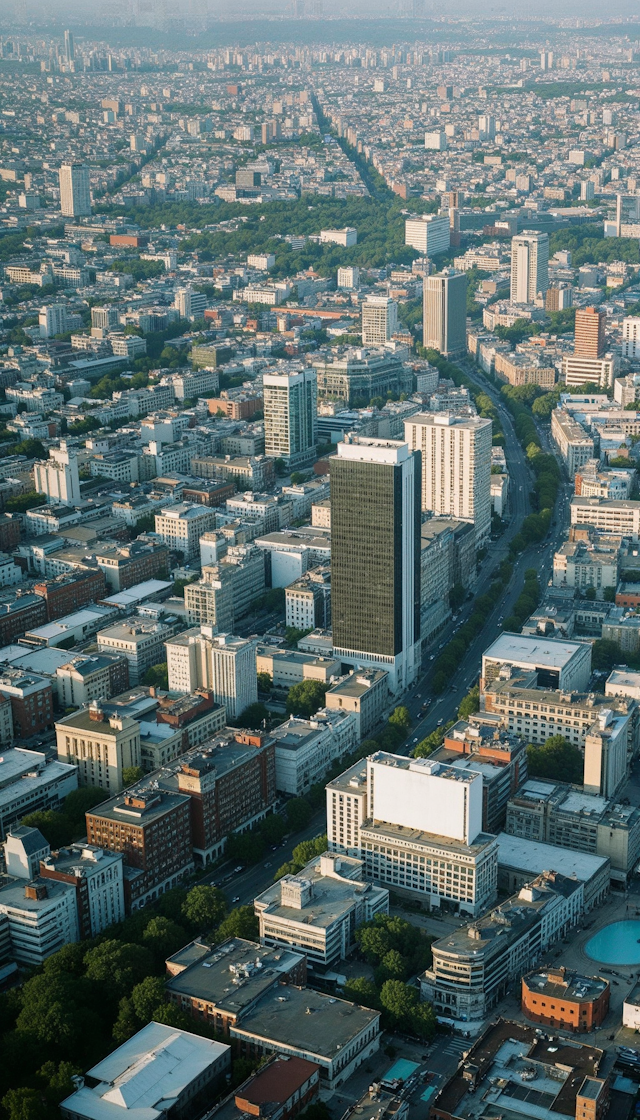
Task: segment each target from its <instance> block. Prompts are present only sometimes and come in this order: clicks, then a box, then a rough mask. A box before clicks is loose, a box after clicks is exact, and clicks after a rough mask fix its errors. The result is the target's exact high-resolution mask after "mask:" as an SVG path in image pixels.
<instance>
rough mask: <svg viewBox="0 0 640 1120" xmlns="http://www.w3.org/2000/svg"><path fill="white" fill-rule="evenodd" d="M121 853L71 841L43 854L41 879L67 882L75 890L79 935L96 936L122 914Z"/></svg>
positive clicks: (122, 877)
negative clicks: (68, 844)
mask: <svg viewBox="0 0 640 1120" xmlns="http://www.w3.org/2000/svg"><path fill="white" fill-rule="evenodd" d="M123 867H124V856H123V854H122V853H121V852H107V851H104V850H103V849H102V848H97V847H96V846H95V845H94V844H71V845H70V846H69V847H68V848H60V849H59V850H58V851H56V852H54V853H53V854H51V853H47V855H46V856H44V857H43V862H42V865H41V868H40V874H41V876H42V878H43V879H45V880H48V881H51V880H52V879H55V880H62V881H65V882H68V883H71V884H72V885H73V886H74V887H75V888H76V890H77V892H78V922H79V927H80V933H81V935H82V936H83V937H97V936H98V934H99V933H102V932H103V930H105V929H108V928H109V926H112V925H115V923H116V922H121V921H123V919H124V917H125V903H124V873H123Z"/></svg>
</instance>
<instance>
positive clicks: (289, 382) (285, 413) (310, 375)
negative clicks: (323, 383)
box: [263, 366, 318, 470]
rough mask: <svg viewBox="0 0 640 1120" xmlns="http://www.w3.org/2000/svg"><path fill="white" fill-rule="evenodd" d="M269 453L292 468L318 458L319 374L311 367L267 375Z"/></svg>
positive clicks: (265, 380) (266, 428) (265, 427)
mask: <svg viewBox="0 0 640 1120" xmlns="http://www.w3.org/2000/svg"><path fill="white" fill-rule="evenodd" d="M263 397H264V440H265V454H266V455H272V456H273V458H274V459H284V461H285V463H286V464H287V466H288V467H289V469H290V470H297V469H298V468H299V467H306V466H309V464H311V463H313V462H314V460H315V457H316V417H317V408H318V375H317V373H316V371H315V370H314V369H313V368H312V367H311V366H306V367H305V368H304V369H301V370H296V371H294V372H292V373H267V374H265V375H264V378H263Z"/></svg>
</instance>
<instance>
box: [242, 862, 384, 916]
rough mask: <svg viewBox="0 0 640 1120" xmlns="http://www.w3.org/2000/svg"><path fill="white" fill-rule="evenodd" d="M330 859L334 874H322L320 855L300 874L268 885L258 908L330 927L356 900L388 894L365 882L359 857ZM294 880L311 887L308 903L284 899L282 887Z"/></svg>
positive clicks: (257, 900)
mask: <svg viewBox="0 0 640 1120" xmlns="http://www.w3.org/2000/svg"><path fill="white" fill-rule="evenodd" d="M330 858H331V860H332V862H333V863H334V865H335V873H334V874H331V875H325V874H323V873H322V868H321V859H322V857H318V858H317V859H314V860H312V861H311V863H308V864H307V866H306V867H305V868H303V870H302V871H300V872H299V873H298V874H297V875H287V876H284V877H283V878H282V879H280V880H279V881H278V882H277V883H273V884H272V885H271V886H270V887H267V889H266V890H265V891H263V892H262V894H259V895H258V896H257V898H256V899H255V907H256V911H262V912H266V913H268V914H269V915H271V917H273V918H275V919H276V920H278V919H281V920H282V921H284V922H292V923H296V924H297V925H301V924H304V925H305V926H307V927H310V926H315V927H317V928H319V929H329V928H330V927H331V926H333V925H334V924H335V922H337V921H340V919H341V918H343V917H344V916H345V914H347V913H348V912H349V911H350V910H351V909H352V908H353V905H354V903H355V902H358V901H360V900H362V899H364V898H365V896H367V895H368V896H369V897H371V896H372V895H373V896H374V897H375V896H377V897H378V898H380V897H381V895H382V893H384V894H386V893H387V892H386V890H384V892H382V891H381V888H380V887H376V886H374V885H373V884H372V883H365V882H363V881H362V879H361V878H360V875H361V868H362V863H361V861H360V860H359V859H352V858H350V857H349V856H337V855H331V856H330ZM293 883H299V884H300V887H301V888H303V887H304V886H305V885H306V884H307V883H308V884H309V885H310V886H311V896H310V898H309V900H308V902H306V903H304V904H303V905H302V906H300V907H296V906H287V905H286V903H283V902H282V893H283V888H284V889H285V890H286V887H287V885H288V884H293Z"/></svg>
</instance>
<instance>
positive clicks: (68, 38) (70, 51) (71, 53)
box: [64, 31, 76, 62]
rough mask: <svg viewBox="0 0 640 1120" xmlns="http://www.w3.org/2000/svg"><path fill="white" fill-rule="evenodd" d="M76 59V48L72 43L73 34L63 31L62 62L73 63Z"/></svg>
mask: <svg viewBox="0 0 640 1120" xmlns="http://www.w3.org/2000/svg"><path fill="white" fill-rule="evenodd" d="M75 57H76V48H75V44H74V42H73V32H71V31H65V33H64V60H65V62H74V61H75Z"/></svg>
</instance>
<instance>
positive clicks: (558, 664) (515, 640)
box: [483, 633, 588, 669]
mask: <svg viewBox="0 0 640 1120" xmlns="http://www.w3.org/2000/svg"><path fill="white" fill-rule="evenodd" d="M587 648H588V647H585V645H584V643H582V642H565V641H561V640H560V639H559V638H543V637H539V636H534V635H531V636H530V635H528V634H508V633H505V634H501V635H500V637H498V638H496V640H495V642H492V643H491V645H490V646H489V647H488V649H486V650H485V651H484V654H483V658H487V659H488V660H489V661H514V662H516V663H518V662H524V663H525V664H527V665H528V664H531V663H534V664H536V665H544V666H546V667H548V668H552V669H561V668H562V667H563V666H564V665H567V664H568V663H569V661H570V660H571V658H572V657H573V656H574V655H575V654H576V653H578V652H579V651H581V650H585V649H587Z"/></svg>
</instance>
